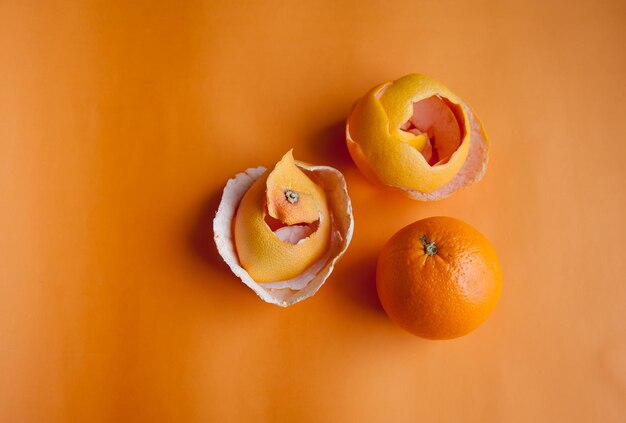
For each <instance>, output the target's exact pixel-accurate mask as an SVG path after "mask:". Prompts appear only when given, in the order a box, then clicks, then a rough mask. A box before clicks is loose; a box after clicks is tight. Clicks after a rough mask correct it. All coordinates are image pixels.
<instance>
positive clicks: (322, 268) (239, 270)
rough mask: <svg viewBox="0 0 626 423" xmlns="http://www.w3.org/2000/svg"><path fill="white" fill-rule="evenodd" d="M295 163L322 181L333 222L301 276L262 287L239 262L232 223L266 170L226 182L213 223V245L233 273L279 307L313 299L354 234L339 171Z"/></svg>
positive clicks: (350, 210) (247, 173)
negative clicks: (326, 241) (317, 256)
mask: <svg viewBox="0 0 626 423" xmlns="http://www.w3.org/2000/svg"><path fill="white" fill-rule="evenodd" d="M296 164H297V166H298V167H299V168H300V169H301V170H302V171H304V172H305V173H307V174H312V175H314V176H315V177H316V179H317V180H319V181H320V182H321V185H322V186H323V188H324V191H325V193H326V197H327V199H328V206H329V209H330V214H331V219H332V235H331V242H330V246H329V248H328V250H327V251H326V253H325V254H324V256H322V257H321V258H320V259H319V260H317V261H316V262H315V263H314V264H313V265H311V266H310V267H309V268H308V269H307V270H305V271H304V272H303V273H301V274H300V275H298V276H296V277H294V278H292V279H289V280H286V281H276V282H269V283H262V284H261V283H258V282H256V281H255V280H254V279H253V278H252V277H251V276H250V274H249V273H248V272H247V271H246V270H245V269H244V268H243V267H242V266H241V264H240V262H239V259H238V256H237V251H236V246H235V240H234V235H233V232H232V227H233V220H234V218H235V214H236V212H237V207H238V206H239V203H240V202H241V199H242V198H243V196H244V195H245V194H246V192H247V191H248V189H250V187H251V186H252V184H253V183H254V182H255V181H256V180H257V179H259V178H260V177H261V176H262V175H263V174H264V173H265V172H266V168H265V167H256V168H249V169H247V170H246V171H245V172H242V173H238V174H237V175H235V177H234V178H232V179H230V180H229V181H228V183H227V184H226V186H225V187H224V192H223V194H222V200H221V202H220V205H219V207H218V209H217V213H216V215H215V219H214V220H213V234H214V241H215V245H216V246H217V250H218V252H219V254H220V255H221V256H222V259H223V260H224V261H225V262H226V264H227V265H228V266H229V267H230V269H231V270H232V272H233V273H234V274H235V275H236V276H237V277H239V279H241V281H242V282H243V283H245V284H246V285H247V286H248V287H249V288H250V289H252V290H253V291H254V292H255V293H256V294H257V295H258V296H259V297H261V299H262V300H263V301H265V302H268V303H271V304H275V305H277V306H280V307H287V306H290V305H292V304H295V303H297V302H300V301H302V300H304V299H306V298H308V297H311V296H313V295H314V294H315V293H316V292H317V291H318V290H319V289H320V287H321V286H322V285H323V284H324V282H325V281H326V279H328V277H329V276H330V274H331V273H332V271H333V269H334V267H335V263H337V261H338V260H339V259H340V258H341V256H342V255H343V253H344V252H345V251H346V249H347V248H348V245H349V244H350V241H351V240H352V233H353V232H354V219H353V216H352V205H351V202H350V197H349V196H348V190H347V187H346V182H345V179H344V177H343V175H342V174H341V172H339V171H338V170H337V169H334V168H332V167H329V166H311V165H307V164H304V163H302V162H296Z"/></svg>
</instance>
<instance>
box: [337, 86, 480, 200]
mask: <svg viewBox="0 0 626 423" xmlns="http://www.w3.org/2000/svg"><path fill="white" fill-rule="evenodd" d="M346 143H347V146H348V150H349V152H350V155H351V156H352V159H353V160H354V162H355V163H356V165H357V167H358V168H359V169H360V170H361V172H362V173H363V174H364V175H365V176H366V177H368V178H369V179H370V180H372V181H374V182H377V183H381V184H383V185H385V186H388V187H392V188H395V189H398V190H401V191H402V192H403V193H404V194H406V195H407V196H409V197H410V198H413V199H416V200H422V201H430V200H437V199H441V198H444V197H447V196H449V195H451V194H452V193H454V192H455V191H456V190H458V189H460V188H462V187H464V186H467V185H470V184H473V183H475V182H478V181H479V180H480V179H481V178H482V176H483V174H484V172H485V170H486V168H487V157H488V150H489V143H488V140H487V135H486V133H485V131H484V129H483V127H482V124H481V123H480V121H479V120H478V118H477V117H476V115H475V114H474V113H473V111H472V110H471V109H470V107H469V106H468V105H467V103H465V102H464V101H463V100H461V99H460V98H459V97H457V96H456V95H455V94H454V93H452V92H451V91H450V90H449V89H448V88H446V87H445V86H444V85H443V84H441V83H439V82H437V81H435V80H434V79H432V78H429V77H427V76H425V75H420V74H410V75H406V76H404V77H402V78H400V79H398V80H396V81H393V82H385V83H383V84H380V85H378V86H376V87H374V88H373V89H372V90H370V91H369V92H368V93H367V94H366V95H365V96H364V97H363V98H361V99H360V100H358V101H357V102H356V104H355V105H354V107H353V108H352V111H351V112H350V116H349V117H348V120H347V123H346Z"/></svg>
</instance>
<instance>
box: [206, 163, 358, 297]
mask: <svg viewBox="0 0 626 423" xmlns="http://www.w3.org/2000/svg"><path fill="white" fill-rule="evenodd" d="M353 230H354V221H353V217H352V206H351V203H350V198H349V197H348V192H347V188H346V183H345V180H344V178H343V175H342V174H341V172H339V171H338V170H336V169H334V168H332V167H328V166H313V165H308V164H305V163H302V162H298V161H295V160H294V159H293V156H292V153H291V151H290V152H288V153H287V154H285V156H284V157H283V158H282V159H281V161H280V162H279V163H278V164H277V165H276V166H275V167H274V169H273V170H271V171H268V170H266V169H265V168H264V167H257V168H250V169H247V170H246V171H245V172H243V173H239V174H237V175H235V177H234V178H232V179H230V180H229V181H228V183H227V184H226V186H225V188H224V192H223V194H222V200H221V202H220V205H219V207H218V210H217V213H216V216H215V219H214V221H213V231H214V240H215V244H216V246H217V249H218V252H219V253H220V255H221V256H222V258H223V259H224V261H225V262H226V264H227V265H228V266H229V267H230V269H231V270H232V271H233V273H234V274H235V275H236V276H238V277H239V278H240V279H241V280H242V281H243V282H244V283H245V284H246V285H247V286H248V287H249V288H251V289H252V290H253V291H254V292H255V293H256V294H257V295H258V296H259V297H261V299H263V300H264V301H266V302H268V303H271V304H276V305H278V306H282V307H286V306H289V305H291V304H294V303H297V302H299V301H302V300H304V299H306V298H308V297H310V296H312V295H314V294H315V293H316V292H317V290H318V289H319V288H320V287H321V286H322V285H323V284H324V282H325V281H326V279H327V278H328V276H329V275H330V274H331V273H332V271H333V268H334V266H335V263H336V262H337V260H339V258H340V257H341V256H342V255H343V253H344V252H345V250H346V248H347V247H348V245H349V243H350V240H351V239H352V233H353Z"/></svg>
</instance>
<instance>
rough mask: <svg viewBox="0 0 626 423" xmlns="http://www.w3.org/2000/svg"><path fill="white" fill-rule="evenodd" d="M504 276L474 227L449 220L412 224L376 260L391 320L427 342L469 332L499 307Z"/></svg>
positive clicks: (380, 293) (382, 296) (378, 282)
mask: <svg viewBox="0 0 626 423" xmlns="http://www.w3.org/2000/svg"><path fill="white" fill-rule="evenodd" d="M501 288H502V272H501V269H500V264H499V262H498V258H497V256H496V253H495V251H494V250H493V247H492V246H491V245H490V244H489V241H487V239H486V238H485V237H484V236H483V235H482V234H481V233H480V232H478V231H477V230H476V229H474V228H473V227H471V226H470V225H468V224H467V223H464V222H462V221H460V220H457V219H453V218H450V217H431V218H427V219H423V220H419V221H417V222H414V223H412V224H410V225H408V226H406V227H404V228H402V229H400V230H399V231H398V232H396V234H394V235H393V236H392V237H391V238H390V239H389V241H387V243H386V244H385V246H384V247H383V249H382V250H381V252H380V255H379V257H378V265H377V268H376V289H377V291H378V297H379V298H380V302H381V304H382V306H383V308H384V309H385V311H386V312H387V314H388V315H389V317H390V318H391V319H392V320H393V321H394V322H395V323H396V324H398V325H399V326H400V327H402V328H404V329H406V330H407V331H409V332H411V333H413V334H415V335H418V336H421V337H423V338H428V339H450V338H456V337H459V336H462V335H465V334H467V333H469V332H470V331H472V330H474V329H475V328H476V327H478V326H479V325H480V324H481V323H483V322H484V321H485V320H486V319H487V317H489V315H490V314H491V312H492V311H493V309H494V308H495V306H496V304H497V302H498V299H499V298H500V291H501Z"/></svg>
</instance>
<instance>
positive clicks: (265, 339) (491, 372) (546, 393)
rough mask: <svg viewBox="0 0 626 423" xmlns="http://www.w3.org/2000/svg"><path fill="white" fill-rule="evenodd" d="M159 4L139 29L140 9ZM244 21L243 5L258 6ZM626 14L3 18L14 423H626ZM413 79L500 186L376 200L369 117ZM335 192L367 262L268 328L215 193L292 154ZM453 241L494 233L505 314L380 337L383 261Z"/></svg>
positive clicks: (388, 5) (420, 9)
mask: <svg viewBox="0 0 626 423" xmlns="http://www.w3.org/2000/svg"><path fill="white" fill-rule="evenodd" d="M140 3H144V4H140ZM244 3H245V2H244ZM625 16H626V3H624V2H623V1H615V2H603V1H590V2H565V1H563V2H546V1H543V0H541V1H530V2H518V1H510V2H489V1H476V2H458V3H456V2H447V1H443V2H442V1H431V2H420V1H394V0H385V1H380V2H378V1H376V2H361V1H353V2H343V1H329V2H328V4H326V5H322V4H321V3H319V4H317V5H309V4H305V3H304V2H278V1H277V2H274V3H272V2H265V3H253V4H248V5H244V4H242V2H233V1H222V2H217V1H215V2H194V1H190V2H174V1H170V2H165V1H164V2H156V3H155V2H147V1H146V2H111V1H100V2H92V1H76V2H73V3H69V2H42V1H39V2H36V1H3V2H1V3H0V198H1V199H2V203H1V205H0V234H1V238H0V239H1V241H0V248H1V251H0V341H1V345H0V416H2V421H4V422H66V421H67V422H86V421H88V422H111V421H128V422H161V421H163V422H165V421H168V422H169V421H178V422H205V421H290V422H331V421H341V422H344V421H345V422H352V421H398V422H405V421H411V422H413V421H477V422H487V421H520V422H528V421H602V422H611V421H623V420H624V418H625V417H626V401H625V398H626V328H625V326H626V325H625V322H626V280H625V276H624V275H626V260H625V259H624V239H626V225H625V224H624V219H623V216H624V208H625V206H626V188H625V183H626V165H625V164H624V157H626V143H625V142H624V134H625V133H626V119H625V118H624V115H626V84H625V83H624V74H626V54H625V51H624V45H626V25H625V23H626V22H625V19H626V18H625ZM412 71H419V72H423V73H426V74H428V75H432V76H433V77H435V78H437V79H439V80H441V81H443V82H444V83H445V84H446V85H447V86H449V87H450V89H452V90H453V91H454V92H455V93H457V94H459V95H460V96H461V97H462V98H464V99H466V100H467V101H469V102H470V103H471V104H472V106H473V107H474V108H475V109H476V111H477V113H478V114H479V116H480V117H481V119H482V121H483V122H484V124H485V127H486V129H487V132H488V133H489V135H490V137H491V140H492V150H491V163H490V168H489V169H488V171H487V174H486V177H485V179H484V180H483V181H482V182H481V183H480V184H478V185H475V186H472V187H470V188H467V189H465V190H463V191H461V192H459V193H457V194H456V195H454V196H453V197H451V198H449V199H446V200H444V201H441V202H437V203H432V204H424V203H417V202H412V201H411V200H409V199H406V198H404V197H403V196H401V195H399V194H390V193H385V192H383V191H381V190H380V189H378V188H375V187H373V186H372V185H370V184H369V183H367V182H366V181H365V179H364V178H363V177H362V176H361V175H360V173H358V171H357V170H356V168H355V167H354V165H353V164H352V162H351V160H350V158H349V156H348V154H347V151H346V147H345V143H344V140H343V120H344V119H345V117H346V115H347V114H348V111H349V109H350V106H351V104H352V102H353V101H354V100H356V99H357V98H358V97H359V96H361V95H363V94H364V93H365V92H366V91H367V90H368V89H369V88H371V87H373V86H374V85H375V84H377V83H379V82H382V81H386V80H389V79H394V78H397V77H399V76H401V75H403V74H406V73H409V72H412ZM291 147H293V148H294V149H295V150H294V152H295V155H296V157H298V158H301V159H303V160H305V161H308V162H312V163H320V164H322V163H326V164H330V165H334V166H336V167H338V168H339V169H341V170H342V171H343V172H344V173H345V175H346V178H347V181H348V184H349V189H350V193H351V196H352V200H353V204H354V207H355V220H356V229H355V236H354V239H353V242H352V245H351V247H350V248H349V249H348V251H347V253H346V255H345V256H344V258H343V259H342V260H341V261H340V262H339V265H338V266H337V269H336V271H335V273H334V274H333V275H332V277H331V278H330V279H329V280H328V281H327V284H326V285H325V286H324V287H323V288H322V289H321V290H320V292H319V293H318V294H317V295H316V296H315V297H313V298H311V299H308V300H306V301H305V302H303V303H301V304H297V305H295V306H293V307H291V308H288V309H280V308H278V307H275V306H271V305H267V304H264V303H263V302H261V301H260V300H259V299H258V298H257V297H256V296H255V295H254V294H253V293H252V291H250V290H249V289H247V288H246V287H245V286H244V285H243V284H242V283H240V282H239V281H238V280H236V278H234V277H233V276H232V275H231V274H230V273H229V272H228V271H227V268H226V266H225V265H224V264H222V263H221V262H220V260H219V258H218V257H217V256H216V252H215V247H214V246H213V245H212V243H211V241H210V238H211V233H210V227H211V218H212V215H213V213H214V211H215V208H216V205H217V202H218V199H219V196H220V192H221V189H222V186H223V185H224V183H225V182H226V180H227V179H228V178H229V177H231V176H232V175H233V174H234V173H236V172H238V171H241V170H242V169H244V168H246V167H249V166H256V165H266V166H269V165H272V164H273V163H275V162H276V161H277V160H278V159H279V158H280V157H281V155H282V154H284V153H285V152H286V151H287V150H288V149H289V148H291ZM432 215H451V216H454V217H457V218H460V219H462V220H464V221H466V222H468V223H470V224H471V225H473V226H474V227H476V228H477V229H478V230H480V231H481V232H482V233H483V234H485V235H486V236H487V237H488V238H489V240H490V241H491V243H492V244H493V246H494V247H495V249H496V251H497V252H498V255H499V257H500V261H501V264H502V268H503V274H504V280H503V292H502V298H501V301H500V303H499V305H498V307H497V308H496V310H495V312H494V314H493V315H492V316H491V318H490V319H489V320H488V321H487V322H486V323H485V324H484V325H482V326H481V327H480V328H479V329H478V330H476V331H475V332H473V333H472V334H470V335H469V336H467V337H464V338H460V339H457V340H453V341H443V342H432V341H426V340H422V339H419V338H417V337H413V336H411V335H409V334H408V333H406V332H404V331H403V330H401V329H399V328H398V327H396V326H394V325H393V324H392V323H391V322H390V320H389V319H388V318H387V317H386V316H385V315H384V314H383V313H382V311H381V308H380V305H379V303H378V301H377V299H376V296H375V291H374V281H373V274H374V273H373V272H374V266H375V258H376V255H377V253H378V250H379V249H380V248H381V247H382V245H383V243H384V242H385V241H386V240H387V238H388V237H389V236H390V235H391V234H392V233H394V232H395V231H396V230H398V229H399V228H401V227H403V226H405V225H406V224H408V223H410V222H412V221H415V220H417V219H420V218H423V217H426V216H432Z"/></svg>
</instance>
